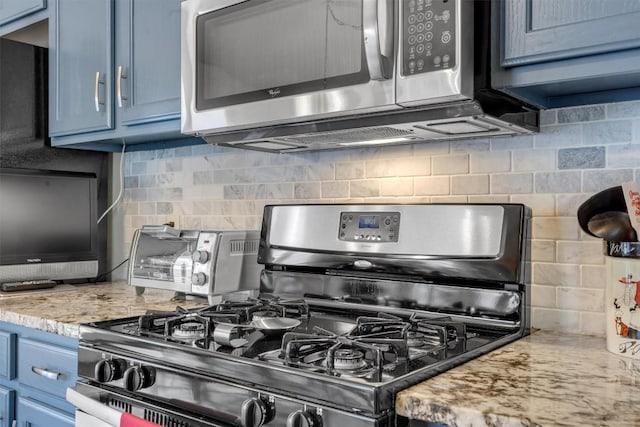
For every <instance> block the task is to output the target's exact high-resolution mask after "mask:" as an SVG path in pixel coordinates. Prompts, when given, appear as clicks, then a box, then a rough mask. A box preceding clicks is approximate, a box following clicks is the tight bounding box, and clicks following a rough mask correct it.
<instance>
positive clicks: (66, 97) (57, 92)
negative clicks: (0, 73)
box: [49, 0, 203, 151]
mask: <svg viewBox="0 0 640 427" xmlns="http://www.w3.org/2000/svg"><path fill="white" fill-rule="evenodd" d="M53 1H54V2H55V3H56V15H55V17H54V19H52V20H51V21H50V24H49V25H50V41H52V46H51V50H50V63H51V64H52V65H53V66H51V67H50V89H49V93H50V101H49V103H50V135H51V137H52V141H51V142H52V145H53V146H57V147H68V148H81V149H92V150H101V151H120V149H121V147H122V142H123V141H124V142H126V144H127V146H128V149H130V150H139V149H148V148H166V147H171V146H180V145H191V144H194V143H203V141H202V140H200V139H197V138H184V137H183V136H182V135H181V133H180V3H181V0H163V1H160V2H158V1H157V0H111V1H105V0H64V1H62V0H57V1H56V0H53ZM79 5H81V6H80V7H78V6H79ZM98 73H99V74H98Z"/></svg>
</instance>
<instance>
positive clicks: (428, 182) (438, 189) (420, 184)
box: [413, 176, 450, 195]
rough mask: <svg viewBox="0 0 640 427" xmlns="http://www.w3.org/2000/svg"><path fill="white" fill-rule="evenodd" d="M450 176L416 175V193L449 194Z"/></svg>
mask: <svg viewBox="0 0 640 427" xmlns="http://www.w3.org/2000/svg"><path fill="white" fill-rule="evenodd" d="M449 181H450V179H449V177H448V176H428V177H416V178H414V180H413V185H414V192H415V194H416V195H443V194H449V192H450V188H449Z"/></svg>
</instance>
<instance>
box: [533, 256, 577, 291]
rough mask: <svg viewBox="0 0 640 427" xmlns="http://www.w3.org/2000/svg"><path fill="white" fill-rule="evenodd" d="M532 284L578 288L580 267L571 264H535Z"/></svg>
mask: <svg viewBox="0 0 640 427" xmlns="http://www.w3.org/2000/svg"><path fill="white" fill-rule="evenodd" d="M532 283H534V284H536V285H548V286H578V285H579V283H580V266H578V265H571V264H553V263H542V262H536V263H533V276H532Z"/></svg>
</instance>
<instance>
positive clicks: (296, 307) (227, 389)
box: [76, 204, 530, 427]
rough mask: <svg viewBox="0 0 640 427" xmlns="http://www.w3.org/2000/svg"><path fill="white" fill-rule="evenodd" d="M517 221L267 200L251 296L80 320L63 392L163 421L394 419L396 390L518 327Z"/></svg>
mask: <svg viewBox="0 0 640 427" xmlns="http://www.w3.org/2000/svg"><path fill="white" fill-rule="evenodd" d="M529 221H530V214H529V211H528V209H527V208H526V207H524V206H522V205H516V204H503V205H497V204H475V205H474V204H459V205H445V204H442V205H439V204H433V205H364V204H363V205H273V206H267V207H266V208H265V211H264V218H263V226H262V231H261V239H260V250H259V254H258V262H259V263H261V264H264V271H263V273H262V275H261V279H260V281H261V283H260V294H259V296H258V297H257V298H256V299H253V300H246V301H224V302H222V303H220V304H218V305H213V306H209V307H203V308H201V309H197V310H183V309H181V308H179V307H178V308H177V309H176V310H175V311H174V312H169V313H149V314H147V315H145V316H142V317H136V318H125V319H120V320H112V321H105V322H97V323H92V324H87V325H83V326H81V329H80V347H79V362H78V371H79V375H80V376H81V377H83V378H84V379H85V380H84V381H83V382H81V383H78V384H77V387H76V390H77V391H78V392H79V393H81V394H82V395H84V396H88V397H90V398H91V399H93V400H94V401H96V402H100V403H102V404H103V405H105V406H110V407H112V408H116V409H118V410H120V411H125V412H129V413H133V414H134V415H137V416H139V417H141V418H145V419H147V420H150V421H152V422H155V423H157V424H159V425H163V426H179V427H200V426H221V427H222V426H243V427H258V426H273V427H275V426H279V427H280V426H286V427H298V426H308V427H311V426H315V427H319V426H324V427H370V426H378V427H393V426H401V425H404V424H405V422H406V420H402V419H399V418H398V417H397V416H396V415H395V412H394V399H395V394H396V392H397V391H399V390H402V389H404V388H406V387H408V386H410V385H413V384H415V383H417V382H419V381H422V380H424V379H427V378H429V377H432V376H434V375H437V374H438V373H441V372H443V371H445V370H447V369H450V368H452V367H454V366H456V365H459V364H461V363H463V362H465V361H467V360H470V359H472V358H475V357H477V356H479V355H481V354H484V353H487V352H489V351H491V350H493V349H495V348H498V347H500V346H502V345H504V344H506V343H508V342H511V341H513V340H516V339H518V338H520V337H522V336H524V335H526V334H528V331H529V288H528V286H529V264H528V254H529V240H528V238H529V236H528V233H529V232H528V230H529Z"/></svg>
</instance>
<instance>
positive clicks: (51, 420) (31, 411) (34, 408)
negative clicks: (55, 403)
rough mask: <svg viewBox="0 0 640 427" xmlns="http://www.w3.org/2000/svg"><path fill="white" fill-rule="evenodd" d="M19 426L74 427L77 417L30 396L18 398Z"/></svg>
mask: <svg viewBox="0 0 640 427" xmlns="http://www.w3.org/2000/svg"><path fill="white" fill-rule="evenodd" d="M18 414H21V415H20V416H19V417H18V424H17V425H18V426H19V427H74V426H75V417H74V416H73V415H70V414H66V413H64V412H61V411H59V410H57V409H55V408H52V407H50V406H47V405H44V404H42V403H40V402H37V401H35V400H32V399H28V398H18Z"/></svg>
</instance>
